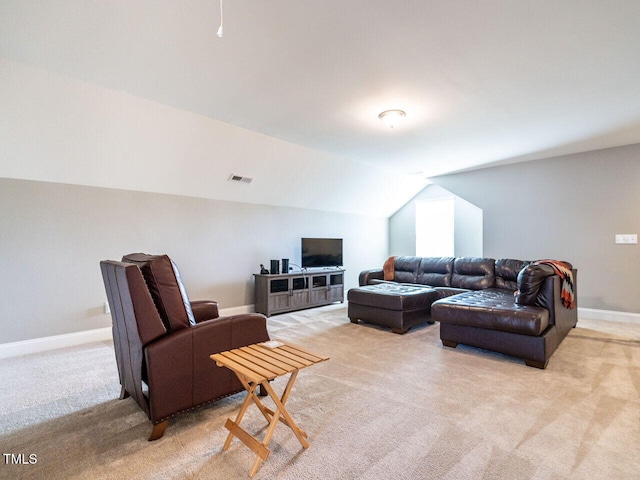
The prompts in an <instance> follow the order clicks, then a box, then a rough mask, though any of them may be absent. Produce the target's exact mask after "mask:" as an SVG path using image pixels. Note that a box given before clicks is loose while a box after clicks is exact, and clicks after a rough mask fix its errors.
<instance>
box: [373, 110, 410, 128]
mask: <svg viewBox="0 0 640 480" xmlns="http://www.w3.org/2000/svg"><path fill="white" fill-rule="evenodd" d="M406 116H407V114H406V113H404V111H402V110H385V111H384V112H382V113H381V114H380V115H378V118H379V119H380V120H382V121H383V122H384V124H385V125H386V126H387V127H390V128H395V127H397V126H398V125H400V122H402V119H403V118H404V117H406Z"/></svg>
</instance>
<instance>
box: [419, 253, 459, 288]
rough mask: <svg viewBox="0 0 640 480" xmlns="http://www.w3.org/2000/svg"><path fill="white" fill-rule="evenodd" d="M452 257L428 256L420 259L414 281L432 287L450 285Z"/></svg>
mask: <svg viewBox="0 0 640 480" xmlns="http://www.w3.org/2000/svg"><path fill="white" fill-rule="evenodd" d="M454 260H455V259H454V258H453V257H428V258H423V259H422V260H421V261H420V266H419V267H418V278H417V279H416V283H419V284H422V285H430V286H432V287H449V286H451V275H452V274H453V261H454Z"/></svg>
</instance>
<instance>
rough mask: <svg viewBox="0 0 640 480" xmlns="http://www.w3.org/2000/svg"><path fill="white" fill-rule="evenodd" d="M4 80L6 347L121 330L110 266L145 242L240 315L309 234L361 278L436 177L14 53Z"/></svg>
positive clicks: (1, 189) (1, 245)
mask: <svg viewBox="0 0 640 480" xmlns="http://www.w3.org/2000/svg"><path fill="white" fill-rule="evenodd" d="M0 85H1V88H0V105H1V106H2V107H1V108H0V145H1V147H0V251H2V258H3V268H2V269H0V343H6V342H16V341H20V340H27V339H32V338H39V337H46V336H51V335H61V334H67V333H71V332H80V331H86V330H90V329H95V328H101V327H106V326H108V325H109V324H110V319H109V317H108V316H107V315H104V314H103V313H102V308H103V303H104V300H105V295H104V288H103V286H102V279H101V277H100V270H99V268H98V262H99V261H100V260H102V259H106V258H110V259H119V258H120V257H121V256H122V255H123V254H125V253H130V252H133V251H144V252H148V253H167V254H169V255H171V256H172V257H173V258H175V260H176V262H177V263H178V265H179V266H180V268H181V271H182V273H183V276H184V278H185V282H186V285H187V288H188V289H189V294H190V295H191V297H192V298H213V299H216V300H218V301H220V302H221V306H222V307H223V308H229V307H235V306H242V305H250V304H252V303H253V283H252V273H257V272H258V268H259V267H258V266H259V264H260V263H265V264H266V263H267V262H268V261H269V260H270V259H271V258H283V257H288V258H290V259H292V260H293V261H295V260H298V262H299V260H300V259H299V256H300V252H299V250H300V245H299V242H300V238H301V237H303V236H307V237H313V236H317V237H325V236H326V237H341V238H344V249H345V251H344V258H345V267H346V268H347V274H346V278H345V280H346V286H347V287H349V286H350V285H355V284H357V275H358V273H359V271H360V270H363V269H366V268H372V267H374V266H377V265H382V262H383V261H384V259H385V258H386V257H387V255H388V223H387V218H386V215H385V212H386V211H389V212H392V211H393V210H394V209H395V208H398V207H399V206H400V205H402V204H403V203H404V202H405V201H406V199H407V198H409V197H410V196H411V195H413V193H411V192H412V188H415V191H419V189H420V188H421V186H420V184H421V183H423V181H421V182H417V181H416V179H415V178H411V177H405V176H399V175H394V174H390V173H389V172H385V171H381V170H377V169H375V168H371V167H369V166H365V165H363V164H359V163H356V162H349V161H344V160H343V159H339V158H335V157H332V156H330V155H327V154H324V153H322V152H317V151H313V150H309V149H307V148H303V147H300V146H298V145H294V144H291V143H288V142H284V141H281V140H278V139H275V138H271V137H267V136H265V135H261V134H257V133H255V132H251V131H248V130H245V129H242V128H238V127H235V126H233V125H228V124H224V123H221V122H219V121H215V120H212V119H210V118H207V117H204V116H201V115H196V114H193V113H190V112H185V111H182V110H178V109H176V108H172V107H170V106H166V105H161V104H158V103H155V102H151V101H148V100H145V99H142V98H138V97H134V96H131V95H128V94H126V93H123V92H116V91H113V90H109V89H106V88H103V87H100V86H97V85H92V84H87V83H85V82H82V81H78V80H74V79H71V78H68V77H64V76H61V75H58V74H54V73H51V72H48V71H46V70H42V69H40V68H36V67H33V66H29V65H24V64H19V63H16V62H13V61H10V60H7V59H4V58H0ZM212 88H215V86H212ZM232 173H234V174H239V175H247V176H250V177H253V178H254V181H253V183H251V185H248V186H247V185H239V184H235V183H231V182H228V181H227V179H228V177H229V175H230V174H232ZM383 189H384V192H385V195H375V194H372V192H375V191H383ZM335 212H340V213H335Z"/></svg>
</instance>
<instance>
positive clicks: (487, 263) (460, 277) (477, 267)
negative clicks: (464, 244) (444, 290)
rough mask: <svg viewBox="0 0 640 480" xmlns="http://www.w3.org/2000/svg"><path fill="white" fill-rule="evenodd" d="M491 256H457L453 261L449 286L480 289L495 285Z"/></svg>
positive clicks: (493, 262) (493, 261)
mask: <svg viewBox="0 0 640 480" xmlns="http://www.w3.org/2000/svg"><path fill="white" fill-rule="evenodd" d="M494 264H495V260H494V259H493V258H475V257H459V258H456V259H455V261H454V262H453V275H452V277H451V286H452V287H455V288H466V289H469V290H480V289H484V288H493V287H494V286H495V274H494Z"/></svg>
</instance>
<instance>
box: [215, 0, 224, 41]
mask: <svg viewBox="0 0 640 480" xmlns="http://www.w3.org/2000/svg"><path fill="white" fill-rule="evenodd" d="M223 21H224V15H223V14H222V0H220V28H219V29H218V31H217V32H216V35H218V37H220V38H222V34H223V33H224V32H223V30H222V23H223Z"/></svg>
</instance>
